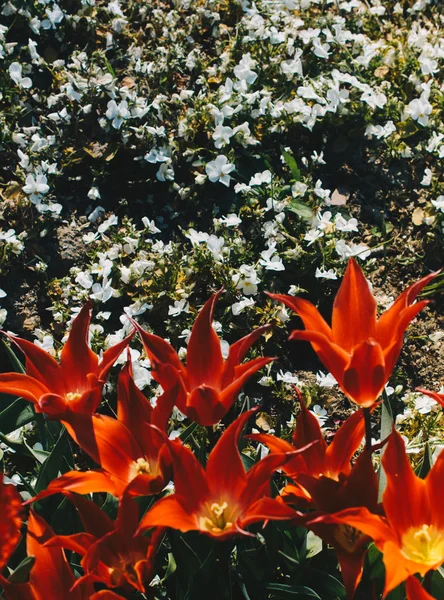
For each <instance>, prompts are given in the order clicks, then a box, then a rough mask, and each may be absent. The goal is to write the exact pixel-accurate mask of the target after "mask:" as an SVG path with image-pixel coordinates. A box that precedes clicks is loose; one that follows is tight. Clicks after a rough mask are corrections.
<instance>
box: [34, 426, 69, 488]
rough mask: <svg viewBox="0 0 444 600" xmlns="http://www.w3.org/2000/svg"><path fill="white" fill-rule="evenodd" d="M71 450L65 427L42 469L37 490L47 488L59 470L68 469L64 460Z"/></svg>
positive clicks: (36, 486)
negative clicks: (65, 467) (64, 465)
mask: <svg viewBox="0 0 444 600" xmlns="http://www.w3.org/2000/svg"><path fill="white" fill-rule="evenodd" d="M69 450H70V446H69V437H68V434H67V432H66V429H65V428H64V427H63V429H62V430H61V432H60V435H59V439H58V440H57V442H56V443H55V445H54V447H53V449H52V451H51V453H50V454H49V456H48V458H47V459H46V460H45V462H44V463H43V466H42V468H41V469H40V472H39V476H38V478H37V482H36V484H35V489H36V491H37V492H40V491H41V490H43V489H45V488H46V487H47V486H48V484H49V483H50V482H51V481H52V480H53V479H55V478H56V477H57V476H58V474H59V472H63V471H64V470H65V471H66V469H64V467H63V462H64V460H65V456H69V454H70V452H69Z"/></svg>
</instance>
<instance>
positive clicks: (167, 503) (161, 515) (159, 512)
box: [136, 494, 199, 535]
mask: <svg viewBox="0 0 444 600" xmlns="http://www.w3.org/2000/svg"><path fill="white" fill-rule="evenodd" d="M181 500H182V498H181V499H179V498H178V497H177V495H176V494H174V495H172V496H167V497H166V498H161V499H160V500H158V501H157V502H156V503H155V504H154V506H153V507H152V508H151V509H150V510H149V511H148V512H147V513H145V515H144V516H143V517H142V520H141V521H140V524H139V528H138V530H137V532H136V535H139V534H141V533H143V532H144V531H146V530H147V529H149V528H150V527H158V526H161V527H171V529H178V530H179V531H182V532H186V531H193V530H197V529H199V524H198V522H197V519H196V517H195V515H194V514H193V513H190V512H189V511H188V510H187V508H186V507H185V506H184V504H183V503H182V502H181Z"/></svg>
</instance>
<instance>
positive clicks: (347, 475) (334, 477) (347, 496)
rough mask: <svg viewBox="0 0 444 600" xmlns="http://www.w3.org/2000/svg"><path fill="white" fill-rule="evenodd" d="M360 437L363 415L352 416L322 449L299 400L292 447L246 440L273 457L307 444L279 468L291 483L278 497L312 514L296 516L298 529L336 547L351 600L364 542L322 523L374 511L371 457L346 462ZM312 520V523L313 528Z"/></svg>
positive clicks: (266, 438)
mask: <svg viewBox="0 0 444 600" xmlns="http://www.w3.org/2000/svg"><path fill="white" fill-rule="evenodd" d="M363 436H364V418H363V414H362V411H356V412H355V413H353V414H352V415H351V416H350V417H348V419H347V420H346V421H345V422H344V423H343V424H342V425H341V427H340V428H339V429H338V431H337V432H336V434H335V436H334V438H333V441H332V443H331V444H330V445H327V444H326V442H325V440H324V438H323V435H322V431H321V428H320V426H319V421H318V420H317V418H316V417H315V416H314V415H313V414H312V413H311V412H310V411H309V410H308V409H307V408H306V406H305V404H304V403H303V402H302V401H301V412H300V414H299V416H298V419H297V422H296V429H295V431H294V435H293V444H289V443H288V442H286V441H284V440H281V439H279V438H276V437H274V436H272V435H268V434H254V435H251V436H248V437H249V438H250V439H254V440H256V441H259V442H262V443H263V444H266V445H267V446H268V447H269V448H270V451H271V452H272V453H274V452H290V451H291V450H293V451H294V449H295V448H298V449H300V448H303V447H306V446H307V444H310V443H312V445H311V446H309V447H308V448H307V449H306V450H305V451H304V452H301V453H300V454H297V455H296V456H295V457H294V458H292V459H291V460H289V461H288V462H287V463H286V464H285V465H284V466H283V467H282V471H284V473H285V474H286V475H287V476H288V477H290V478H292V479H293V480H294V483H293V484H288V485H287V486H285V488H284V489H283V490H282V492H281V498H282V500H283V501H284V502H286V503H288V504H292V505H295V506H297V507H299V506H307V507H309V508H312V509H314V511H315V512H309V513H306V515H305V516H301V518H300V519H299V520H298V524H303V525H305V526H306V527H308V528H309V529H311V530H312V531H314V533H316V535H318V536H319V537H320V538H322V540H324V542H326V543H328V544H329V545H331V546H333V547H334V548H335V550H336V555H337V557H338V560H339V563H340V565H341V572H342V577H343V580H344V585H345V589H346V591H347V595H348V598H353V596H354V593H355V591H356V588H357V585H358V583H359V581H360V578H361V574H362V565H363V562H364V557H365V554H366V552H367V545H368V542H369V538H368V537H367V536H364V535H361V534H359V532H357V531H356V530H354V529H353V528H352V527H348V528H347V526H344V525H337V524H332V523H328V522H326V523H324V522H323V518H324V517H325V516H328V515H330V514H331V513H335V512H337V511H339V510H342V509H344V508H349V507H352V506H366V507H367V508H369V509H370V510H376V508H377V498H378V481H377V476H376V473H375V471H374V469H373V464H372V459H371V455H370V453H368V452H364V453H363V454H361V456H360V458H359V459H358V460H357V462H356V463H355V465H354V466H353V467H352V466H351V462H350V461H351V458H352V456H353V454H354V453H355V452H356V450H357V449H358V447H359V445H360V444H361V442H362V438H363ZM314 442H316V443H314ZM314 519H316V523H315V524H312V521H313V520H314Z"/></svg>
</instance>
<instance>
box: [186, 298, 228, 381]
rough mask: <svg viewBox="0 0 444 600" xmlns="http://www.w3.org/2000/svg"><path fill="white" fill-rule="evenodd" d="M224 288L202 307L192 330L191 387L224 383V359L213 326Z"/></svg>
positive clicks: (190, 350)
mask: <svg viewBox="0 0 444 600" xmlns="http://www.w3.org/2000/svg"><path fill="white" fill-rule="evenodd" d="M221 293H222V290H219V291H218V292H216V294H214V295H213V296H212V297H211V298H210V299H209V300H207V302H206V303H205V304H204V306H203V307H202V308H201V310H200V312H199V314H198V316H197V319H196V321H195V323H194V325H193V328H192V330H191V335H190V340H189V342H188V349H187V372H188V378H189V383H190V389H191V390H192V389H194V388H195V387H198V386H201V385H204V384H205V385H207V386H208V387H212V388H215V389H219V388H220V386H221V383H222V373H223V369H224V359H223V358H222V350H221V347H220V339H219V337H218V335H217V333H216V332H215V331H214V328H213V325H212V323H213V312H214V306H215V304H216V302H217V299H218V298H219V296H220V294H221Z"/></svg>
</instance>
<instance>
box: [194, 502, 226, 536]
mask: <svg viewBox="0 0 444 600" xmlns="http://www.w3.org/2000/svg"><path fill="white" fill-rule="evenodd" d="M206 508H207V514H205V515H202V516H201V517H200V519H199V526H200V528H201V529H206V530H207V531H210V532H211V533H221V532H222V531H225V530H226V529H229V528H230V527H232V526H233V522H232V521H230V520H229V518H230V512H231V515H232V513H233V511H232V510H231V511H229V510H228V504H227V503H226V502H222V503H221V504H218V503H217V502H213V504H212V505H211V506H208V504H207V505H206Z"/></svg>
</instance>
